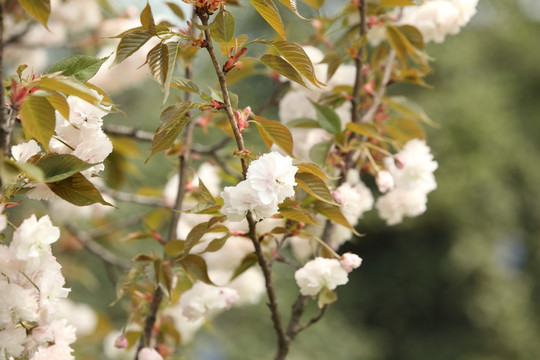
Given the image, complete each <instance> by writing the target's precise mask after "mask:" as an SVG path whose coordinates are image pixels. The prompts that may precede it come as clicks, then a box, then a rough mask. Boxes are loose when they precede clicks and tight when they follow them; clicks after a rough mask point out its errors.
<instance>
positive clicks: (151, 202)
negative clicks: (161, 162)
mask: <svg viewBox="0 0 540 360" xmlns="http://www.w3.org/2000/svg"><path fill="white" fill-rule="evenodd" d="M99 190H100V191H101V192H102V193H103V194H106V195H109V196H110V197H112V198H113V199H115V200H118V201H125V202H130V203H134V204H139V205H148V206H157V207H168V206H167V205H165V202H164V201H163V199H162V198H159V197H155V196H146V195H138V194H132V193H128V192H124V191H117V190H111V189H108V188H100V189H99Z"/></svg>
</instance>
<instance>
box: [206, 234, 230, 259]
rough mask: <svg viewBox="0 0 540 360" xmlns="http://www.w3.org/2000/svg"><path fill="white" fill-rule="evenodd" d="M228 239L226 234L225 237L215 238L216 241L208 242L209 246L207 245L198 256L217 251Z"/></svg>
mask: <svg viewBox="0 0 540 360" xmlns="http://www.w3.org/2000/svg"><path fill="white" fill-rule="evenodd" d="M229 237H230V235H229V234H227V235H225V236H222V237H220V238H217V239H214V240H212V241H210V244H208V246H207V247H206V249H204V250H203V251H201V252H200V254H204V253H208V252H216V251H218V250H219V249H221V248H222V247H223V245H225V243H226V242H227V239H228V238H229Z"/></svg>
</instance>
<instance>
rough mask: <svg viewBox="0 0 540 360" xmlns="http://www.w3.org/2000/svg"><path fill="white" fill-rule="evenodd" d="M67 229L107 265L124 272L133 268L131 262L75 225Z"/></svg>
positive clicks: (67, 225) (68, 225) (68, 226)
mask: <svg viewBox="0 0 540 360" xmlns="http://www.w3.org/2000/svg"><path fill="white" fill-rule="evenodd" d="M66 229H67V230H68V231H69V232H70V233H72V234H73V235H75V236H76V237H77V239H79V241H80V242H81V244H82V245H83V246H84V247H85V248H86V249H88V250H89V251H90V252H91V253H93V254H94V255H96V256H97V257H99V258H100V259H101V260H103V261H104V262H106V263H107V264H110V265H113V266H116V267H119V268H121V269H124V270H127V269H129V268H131V261H129V260H127V259H123V258H121V257H119V256H117V255H116V254H114V253H113V252H111V251H110V250H109V249H107V248H105V247H104V246H102V245H101V244H100V243H98V242H96V241H95V240H94V238H93V237H91V236H90V235H89V234H87V233H85V232H83V231H80V230H78V229H77V228H76V227H75V226H74V225H73V224H70V223H68V224H66Z"/></svg>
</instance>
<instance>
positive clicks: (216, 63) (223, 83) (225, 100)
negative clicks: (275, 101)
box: [198, 13, 247, 178]
mask: <svg viewBox="0 0 540 360" xmlns="http://www.w3.org/2000/svg"><path fill="white" fill-rule="evenodd" d="M198 15H199V18H200V19H201V23H202V25H203V26H204V28H205V30H204V38H205V40H206V50H207V51H208V54H209V55H210V59H211V60H212V65H213V66H214V69H215V71H216V75H217V77H218V80H219V86H220V88H221V94H222V95H223V103H224V105H225V111H226V112H227V118H228V119H229V124H230V125H231V129H232V131H233V134H234V139H235V140H236V145H237V147H238V150H240V151H241V150H245V147H244V139H243V138H242V134H241V133H240V129H238V124H237V123H236V119H235V118H234V113H233V109H232V105H231V100H230V98H229V91H228V90H227V82H226V78H225V74H224V73H223V71H222V70H221V67H220V66H219V61H218V59H217V57H216V53H215V51H214V46H213V45H212V36H211V35H210V30H208V17H209V15H208V14H207V13H199V14H198ZM240 161H241V162H242V173H243V175H244V178H245V177H246V173H247V163H246V160H245V159H240Z"/></svg>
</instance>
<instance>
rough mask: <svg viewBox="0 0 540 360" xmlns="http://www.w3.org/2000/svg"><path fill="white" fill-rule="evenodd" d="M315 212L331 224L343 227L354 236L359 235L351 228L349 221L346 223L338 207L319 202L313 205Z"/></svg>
mask: <svg viewBox="0 0 540 360" xmlns="http://www.w3.org/2000/svg"><path fill="white" fill-rule="evenodd" d="M315 211H317V212H318V213H319V214H322V215H324V216H325V217H327V218H328V219H330V220H332V221H333V222H335V223H338V224H339V225H343V226H345V227H346V228H347V229H349V230H351V231H352V232H353V233H355V234H356V235H359V234H358V233H357V232H356V230H355V229H354V228H353V227H352V226H351V224H349V221H347V219H346V218H345V216H343V213H342V212H341V209H340V208H339V206H335V205H332V204H329V203H327V202H322V201H319V202H317V203H316V204H315Z"/></svg>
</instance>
